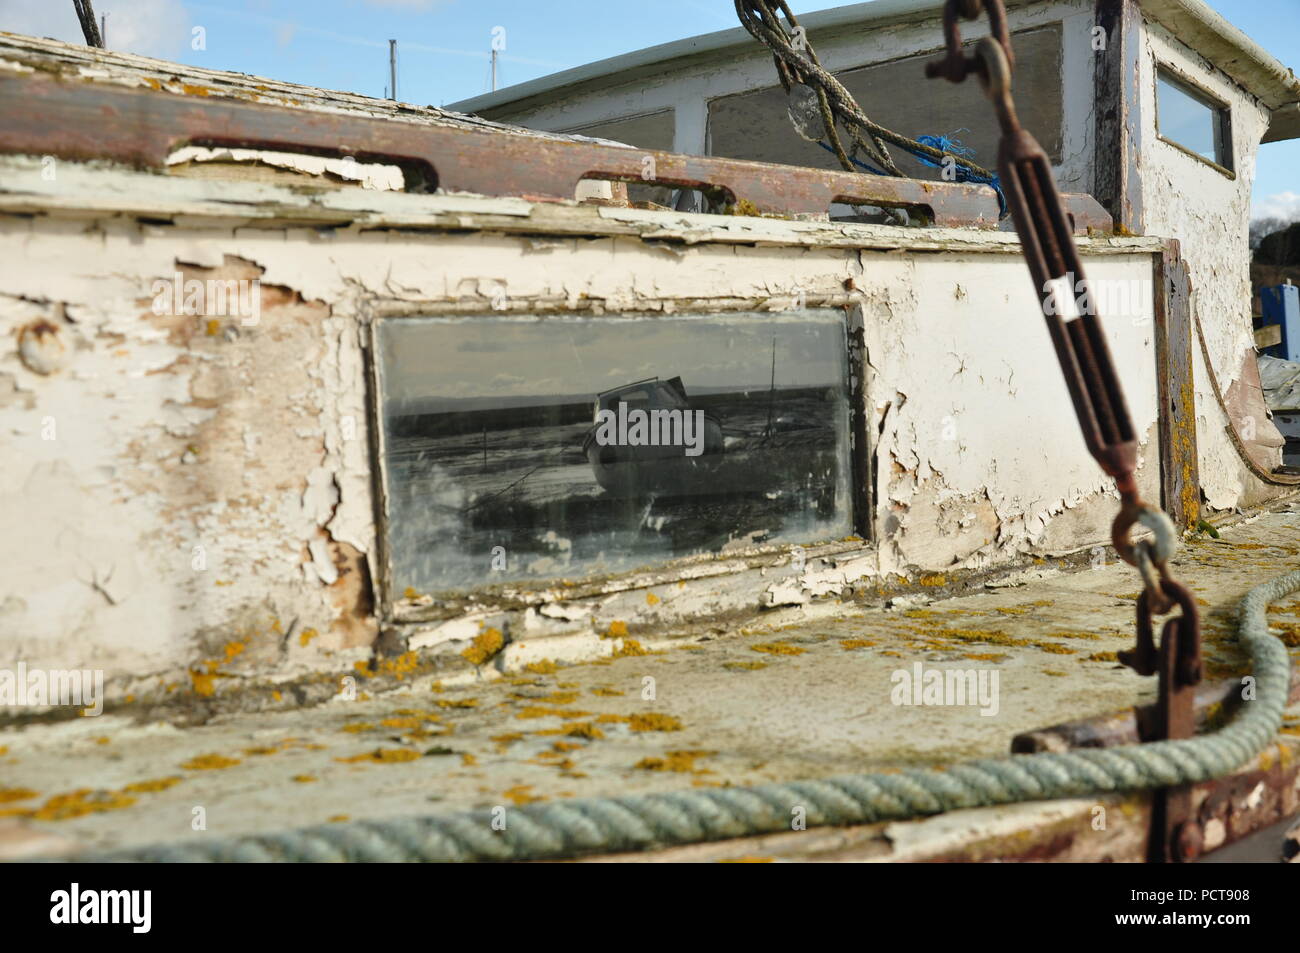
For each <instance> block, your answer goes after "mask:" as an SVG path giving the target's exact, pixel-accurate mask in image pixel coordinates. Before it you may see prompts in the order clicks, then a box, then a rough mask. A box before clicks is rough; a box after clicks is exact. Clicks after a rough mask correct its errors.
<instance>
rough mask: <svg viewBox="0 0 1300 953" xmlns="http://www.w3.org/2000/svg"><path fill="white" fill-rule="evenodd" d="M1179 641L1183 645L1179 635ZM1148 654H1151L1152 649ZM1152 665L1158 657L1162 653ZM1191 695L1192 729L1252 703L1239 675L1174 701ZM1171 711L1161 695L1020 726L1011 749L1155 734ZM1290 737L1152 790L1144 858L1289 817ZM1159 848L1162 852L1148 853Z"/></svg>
mask: <svg viewBox="0 0 1300 953" xmlns="http://www.w3.org/2000/svg"><path fill="white" fill-rule="evenodd" d="M1175 621H1176V620H1175ZM1178 642H1179V645H1180V646H1181V645H1182V640H1181V639H1179V640H1178ZM1162 649H1163V646H1162ZM1138 651H1140V650H1138ZM1151 651H1155V650H1154V649H1151ZM1183 651H1184V652H1185V651H1186V649H1183ZM1145 654H1146V656H1147V657H1148V658H1149V656H1150V652H1148V653H1145ZM1157 654H1159V653H1157ZM1170 655H1171V658H1170V660H1171V661H1174V660H1175V659H1177V658H1178V656H1179V653H1178V651H1176V650H1174V646H1173V645H1172V644H1171V653H1170ZM1156 664H1157V666H1159V665H1161V664H1163V660H1158V661H1157V663H1156ZM1175 667H1176V666H1175ZM1188 695H1190V696H1191V704H1190V706H1189V707H1190V714H1189V716H1188V717H1189V723H1190V725H1191V727H1192V729H1193V731H1195V730H1203V729H1208V730H1213V729H1214V728H1216V727H1218V726H1219V725H1220V724H1221V723H1222V722H1223V721H1224V720H1225V719H1226V718H1227V717H1229V716H1230V715H1231V712H1232V711H1233V710H1234V709H1235V708H1236V707H1237V706H1238V705H1243V704H1249V702H1245V701H1243V700H1242V698H1241V684H1240V682H1239V681H1228V682H1218V683H1215V684H1209V685H1203V686H1201V687H1200V688H1199V689H1188V690H1187V691H1186V693H1185V695H1184V696H1182V697H1180V698H1179V699H1178V702H1179V705H1181V704H1182V703H1183V702H1184V701H1186V700H1187V698H1186V696H1188ZM1297 702H1300V670H1293V671H1292V673H1291V688H1290V693H1289V696H1288V703H1289V704H1295V703H1297ZM1171 715H1173V716H1174V717H1178V718H1182V717H1183V712H1182V711H1181V710H1180V708H1179V707H1178V706H1174V707H1173V708H1171V707H1170V706H1168V705H1165V706H1164V707H1163V710H1162V704H1161V702H1159V701H1157V702H1156V703H1155V704H1153V705H1148V706H1141V707H1137V708H1130V709H1126V710H1124V711H1120V712H1115V713H1113V714H1108V715H1102V716H1099V717H1095V718H1087V719H1083V720H1081V721H1076V722H1067V723H1065V724H1061V725H1054V726H1052V727H1050V728H1041V729H1038V730H1036V731H1030V732H1025V733H1024V734H1020V735H1017V736H1016V737H1015V738H1014V739H1013V740H1012V742H1011V751H1012V753H1014V754H1031V753H1034V752H1039V751H1068V750H1071V749H1075V748H1110V747H1114V746H1116V745H1126V744H1133V743H1135V742H1137V741H1140V740H1143V741H1144V740H1150V739H1152V738H1153V737H1155V736H1156V735H1155V734H1154V733H1155V732H1157V731H1158V730H1159V726H1160V725H1162V724H1167V723H1168V720H1169V718H1170V716H1171ZM1287 744H1288V742H1286V741H1285V740H1281V741H1279V745H1278V748H1276V749H1275V750H1273V751H1266V752H1265V754H1264V755H1262V756H1261V757H1260V758H1259V759H1258V760H1257V762H1256V763H1255V765H1254V766H1250V767H1247V768H1245V769H1243V770H1241V771H1239V772H1237V773H1235V774H1232V775H1229V776H1228V777H1225V778H1220V779H1219V780H1216V781H1207V782H1204V783H1201V784H1195V785H1190V786H1188V787H1186V788H1181V789H1177V791H1176V792H1159V791H1158V792H1156V793H1155V794H1154V795H1153V797H1152V802H1151V813H1150V821H1149V823H1148V826H1147V830H1148V838H1147V853H1146V859H1147V860H1149V861H1151V860H1155V861H1164V860H1172V861H1177V862H1187V861H1191V860H1196V859H1199V858H1200V857H1202V856H1204V855H1205V854H1208V853H1211V852H1213V851H1215V850H1218V849H1219V848H1221V847H1227V846H1229V845H1232V844H1239V843H1242V842H1243V841H1247V840H1249V839H1251V838H1253V837H1256V836H1264V835H1266V834H1267V832H1268V831H1269V829H1270V828H1272V827H1274V826H1275V825H1277V824H1278V823H1279V822H1280V821H1283V820H1285V819H1287V818H1290V817H1293V816H1294V815H1295V814H1296V812H1297V810H1300V758H1297V757H1296V756H1295V754H1294V748H1291V749H1288V748H1287V747H1286V745H1287ZM1292 744H1293V743H1292ZM1288 751H1290V752H1292V753H1290V754H1288ZM1171 793H1172V794H1174V795H1175V796H1174V797H1173V798H1172V801H1173V803H1172V804H1170V803H1169V801H1170V798H1168V797H1167V796H1166V797H1164V798H1163V801H1164V805H1165V806H1162V795H1168V794H1171ZM1171 822H1172V823H1171ZM1180 825H1181V826H1180ZM1157 853H1159V854H1160V855H1161V856H1153V855H1155V854H1157Z"/></svg>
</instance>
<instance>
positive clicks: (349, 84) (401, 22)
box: [0, 0, 1300, 218]
mask: <svg viewBox="0 0 1300 953" xmlns="http://www.w3.org/2000/svg"><path fill="white" fill-rule="evenodd" d="M844 2H845V0H829V2H827V0H792V2H791V3H790V6H791V7H792V8H793V9H794V11H795V13H796V14H800V13H807V12H809V11H812V10H823V9H827V8H829V7H835V6H841V5H843V4H844ZM1209 2H1210V5H1211V6H1212V7H1214V8H1215V9H1216V10H1218V11H1219V13H1221V14H1222V15H1223V16H1225V17H1226V18H1227V19H1229V20H1230V21H1232V22H1233V23H1235V24H1236V25H1237V26H1238V27H1240V28H1241V29H1242V30H1244V31H1245V32H1246V33H1247V34H1248V35H1250V36H1251V37H1252V38H1254V39H1255V41H1256V42H1257V43H1259V44H1260V45H1261V46H1263V47H1264V48H1265V49H1267V50H1268V51H1269V52H1271V53H1272V54H1273V55H1274V56H1276V57H1277V58H1278V59H1280V60H1281V61H1282V62H1283V63H1285V64H1286V65H1287V66H1289V67H1291V68H1293V69H1300V0H1209ZM94 6H95V9H96V11H97V12H106V13H107V14H108V30H107V33H108V43H109V46H111V47H113V48H116V49H129V50H131V51H133V52H138V53H144V54H147V55H151V56H160V57H164V58H167V59H174V60H179V61H181V62H184V63H192V64H195V65H202V66H207V67H211V68H214V69H227V70H237V71H240V72H245V73H255V74H258V75H262V76H270V77H273V78H275V79H281V80H287V81H290V82H297V83H306V84H309V85H313V86H324V87H328V88H331V89H345V90H351V91H353V92H359V93H364V94H368V95H374V96H382V95H383V94H384V90H385V84H386V83H387V82H388V39H389V38H390V37H395V38H397V40H398V51H399V60H398V65H399V75H398V93H399V94H400V98H401V99H403V100H405V101H407V102H414V103H432V104H434V105H443V104H445V103H451V102H455V101H457V100H461V99H466V98H468V97H470V96H475V95H478V94H480V93H483V92H486V91H487V90H488V89H489V88H490V87H489V61H488V51H489V49H490V46H491V41H492V30H493V28H494V27H504V28H505V50H504V52H503V53H502V54H501V60H500V65H499V70H500V72H499V81H500V84H501V85H502V86H507V85H511V84H514V83H520V82H524V81H526V80H529V79H533V78H535V77H538V76H543V75H545V74H547V73H552V72H555V71H557V70H561V69H567V68H569V67H572V66H580V65H581V64H583V63H588V62H591V61H593V60H599V59H604V58H605V57H609V56H616V55H618V54H620V53H626V52H629V51H631V50H635V49H640V48H642V47H645V46H653V45H655V44H657V43H667V42H669V41H672V40H678V39H682V38H683V37H687V36H693V35H695V34H699V33H708V32H711V31H714V30H722V29H727V28H729V27H733V26H735V25H736V17H735V10H734V8H733V5H732V2H731V0H654V2H645V0H617V2H611V0H599V2H598V0H553V2H546V0H310V2H308V0H203V2H199V0H94ZM195 27H202V29H203V32H204V41H205V42H204V45H205V47H206V48H205V49H202V50H195V49H193V48H192V33H193V30H194V28H195ZM0 29H4V30H13V31H16V32H22V33H35V34H38V35H42V36H55V37H59V38H61V39H80V31H79V29H78V27H77V21H76V17H75V15H74V14H73V12H72V0H0ZM1255 198H1256V207H1257V209H1258V210H1259V211H1261V212H1276V213H1280V214H1282V215H1284V216H1285V217H1287V218H1292V217H1294V218H1300V142H1288V143H1274V144H1270V145H1267V146H1264V147H1263V148H1262V149H1261V152H1260V157H1259V175H1258V180H1257V184H1256V188H1255Z"/></svg>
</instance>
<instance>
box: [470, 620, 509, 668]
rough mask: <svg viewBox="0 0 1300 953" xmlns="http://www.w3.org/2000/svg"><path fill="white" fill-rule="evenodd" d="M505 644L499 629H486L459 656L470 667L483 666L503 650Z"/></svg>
mask: <svg viewBox="0 0 1300 953" xmlns="http://www.w3.org/2000/svg"><path fill="white" fill-rule="evenodd" d="M505 644H506V640H505V636H503V635H502V634H501V630H500V629H486V630H484V631H483V632H480V633H479V634H478V635H476V636H475V637H474V641H472V642H471V643H470V645H469V648H467V649H465V651H463V652H461V653H460V654H461V657H462V658H465V659H468V660H469V662H470V663H471V664H472V665H483V664H484V663H485V662H487V661H488V660H489V659H491V658H493V657H494V656H495V655H496V654H497V653H499V652H500V651H501V650H502V649H503V648H505Z"/></svg>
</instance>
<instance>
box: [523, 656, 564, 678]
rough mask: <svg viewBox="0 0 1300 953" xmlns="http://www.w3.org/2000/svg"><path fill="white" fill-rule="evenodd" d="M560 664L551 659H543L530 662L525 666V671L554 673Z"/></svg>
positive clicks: (538, 673) (544, 673)
mask: <svg viewBox="0 0 1300 953" xmlns="http://www.w3.org/2000/svg"><path fill="white" fill-rule="evenodd" d="M558 669H559V666H558V665H556V664H555V663H554V662H552V661H551V660H550V659H542V660H541V661H540V662H529V663H528V664H527V665H525V666H524V671H525V672H532V673H533V674H534V675H554V674H555V673H556V671H557V670H558Z"/></svg>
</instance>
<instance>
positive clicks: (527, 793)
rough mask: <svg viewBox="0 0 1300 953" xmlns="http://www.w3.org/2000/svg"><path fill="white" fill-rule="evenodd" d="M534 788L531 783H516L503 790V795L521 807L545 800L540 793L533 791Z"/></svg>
mask: <svg viewBox="0 0 1300 953" xmlns="http://www.w3.org/2000/svg"><path fill="white" fill-rule="evenodd" d="M532 790H533V786H532V785H531V784H516V785H515V786H514V787H512V788H507V789H506V790H504V791H502V792H501V796H502V797H504V798H505V799H506V800H508V801H510V802H511V803H512V804H515V805H516V806H519V807H522V806H523V805H525V804H532V803H533V802H535V801H541V800H543V798H541V797H540V796H539V795H536V794H533V793H531V792H532Z"/></svg>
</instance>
